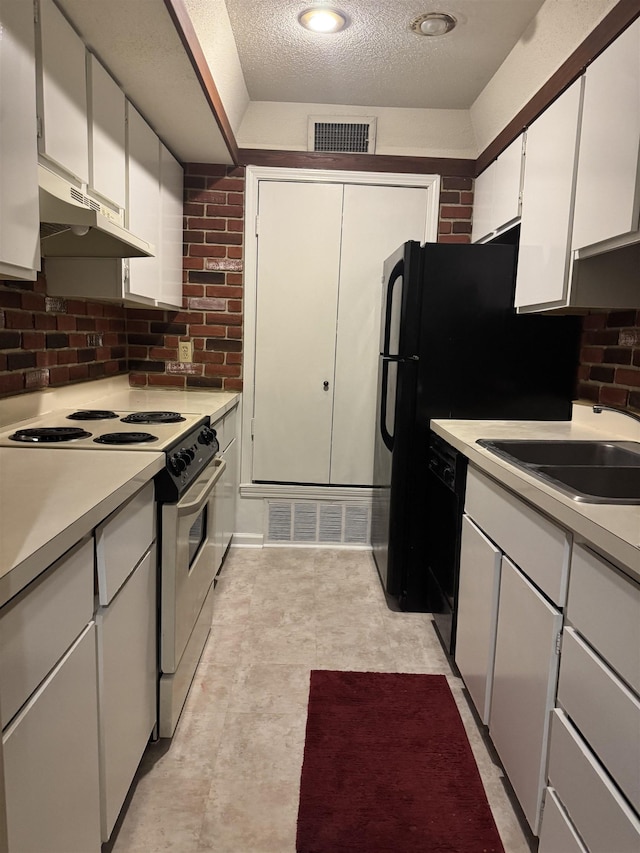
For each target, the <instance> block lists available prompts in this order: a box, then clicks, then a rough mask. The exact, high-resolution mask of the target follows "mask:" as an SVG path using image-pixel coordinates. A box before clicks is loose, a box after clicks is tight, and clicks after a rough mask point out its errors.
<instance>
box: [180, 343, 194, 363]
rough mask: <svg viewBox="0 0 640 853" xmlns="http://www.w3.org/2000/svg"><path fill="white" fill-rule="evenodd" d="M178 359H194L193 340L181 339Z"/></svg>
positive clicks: (186, 360)
mask: <svg viewBox="0 0 640 853" xmlns="http://www.w3.org/2000/svg"><path fill="white" fill-rule="evenodd" d="M178 361H181V362H183V363H184V362H189V361H193V342H192V341H180V343H179V344H178Z"/></svg>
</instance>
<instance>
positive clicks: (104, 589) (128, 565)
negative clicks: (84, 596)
mask: <svg viewBox="0 0 640 853" xmlns="http://www.w3.org/2000/svg"><path fill="white" fill-rule="evenodd" d="M155 520H156V512H155V502H154V492H153V483H152V482H151V483H147V485H146V486H145V487H144V488H143V489H141V490H140V491H139V492H138V493H137V494H136V495H134V496H133V497H132V498H131V499H130V500H128V501H127V503H126V504H125V505H124V506H122V507H120V509H117V510H116V511H115V512H114V513H113V514H112V515H110V516H109V518H107V520H106V521H104V522H103V523H102V524H101V525H100V526H99V527H97V528H96V568H97V572H98V595H99V598H100V604H108V603H109V602H110V601H111V599H112V598H113V596H114V595H115V594H116V592H117V591H118V590H119V589H120V587H121V586H122V584H123V583H124V582H125V580H126V579H127V578H128V577H129V575H130V574H131V572H132V571H133V570H134V569H135V567H136V566H137V564H138V563H139V562H140V560H141V559H142V557H143V556H144V554H145V552H146V551H147V549H148V548H149V546H150V545H151V543H152V542H153V540H154V538H155Z"/></svg>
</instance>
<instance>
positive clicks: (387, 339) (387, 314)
mask: <svg viewBox="0 0 640 853" xmlns="http://www.w3.org/2000/svg"><path fill="white" fill-rule="evenodd" d="M403 274H404V258H402V259H401V260H399V261H398V263H397V264H396V265H395V267H394V268H393V269H392V270H391V275H390V276H389V281H388V282H387V287H386V294H385V297H386V298H385V307H384V333H383V336H382V355H384V356H387V357H392V356H391V355H390V353H389V345H390V343H391V315H392V311H393V292H394V288H395V287H396V285H397V283H398V281H402V277H403Z"/></svg>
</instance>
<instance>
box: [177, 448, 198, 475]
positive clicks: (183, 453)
mask: <svg viewBox="0 0 640 853" xmlns="http://www.w3.org/2000/svg"><path fill="white" fill-rule="evenodd" d="M176 455H177V457H178V459H181V460H182V461H183V463H184V468H183V469H182V470H183V471H184V469H185V468H188V467H189V465H191V460H192V459H193V457H194V456H195V453H194V452H193V450H186V449H185V448H184V447H181V448H180V450H179V451H178V453H177V454H176Z"/></svg>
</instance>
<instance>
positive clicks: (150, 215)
mask: <svg viewBox="0 0 640 853" xmlns="http://www.w3.org/2000/svg"><path fill="white" fill-rule="evenodd" d="M127 175H128V185H129V186H128V189H129V192H128V198H127V227H128V228H129V230H130V231H131V232H132V233H133V234H136V235H137V236H138V237H142V238H143V239H144V240H147V241H148V242H149V243H151V244H152V245H153V246H154V247H155V255H156V256H155V257H153V258H130V259H129V281H128V284H127V285H126V289H127V295H129V296H130V297H131V298H134V299H136V300H139V301H143V302H144V301H146V302H148V303H152V304H155V300H156V298H157V296H158V292H159V289H160V275H161V271H160V260H159V258H158V251H159V246H160V140H159V139H158V137H157V136H156V134H155V133H154V132H153V130H152V129H151V128H150V127H149V125H148V124H147V122H146V121H145V120H144V119H143V118H142V116H141V115H140V113H139V112H138V111H137V110H136V109H135V108H134V107H133V106H132V105H131V104H127Z"/></svg>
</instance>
